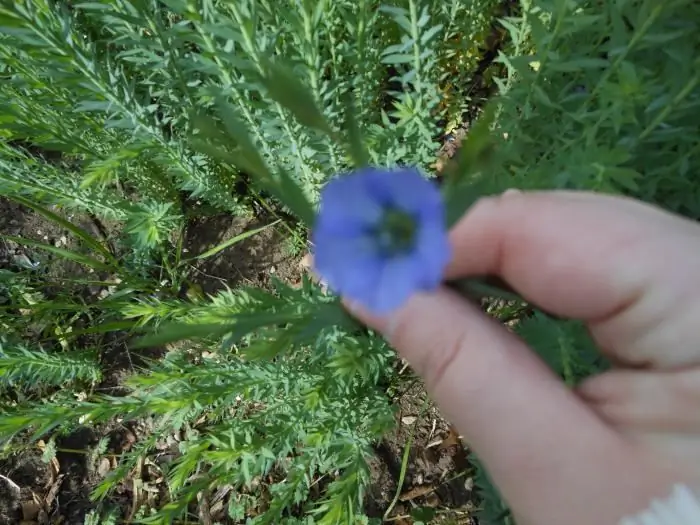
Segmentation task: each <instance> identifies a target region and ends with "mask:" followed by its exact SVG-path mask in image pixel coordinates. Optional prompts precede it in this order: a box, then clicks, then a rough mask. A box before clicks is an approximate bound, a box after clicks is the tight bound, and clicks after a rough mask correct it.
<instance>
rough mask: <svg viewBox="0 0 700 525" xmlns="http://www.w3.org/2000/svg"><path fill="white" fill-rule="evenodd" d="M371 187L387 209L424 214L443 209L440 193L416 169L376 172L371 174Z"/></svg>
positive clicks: (369, 182)
mask: <svg viewBox="0 0 700 525" xmlns="http://www.w3.org/2000/svg"><path fill="white" fill-rule="evenodd" d="M368 184H369V185H371V189H370V191H373V192H374V194H375V195H376V197H377V198H380V199H381V202H382V203H384V205H385V206H387V207H396V208H399V209H401V210H403V211H406V212H409V213H418V214H422V213H423V212H424V211H430V212H435V211H439V210H441V209H442V205H441V201H440V191H439V190H438V188H437V186H436V185H435V184H434V183H433V182H431V181H429V180H427V179H426V178H425V177H423V175H421V173H420V171H418V170H417V169H416V168H401V169H396V170H388V171H384V170H376V171H375V172H373V173H372V174H371V177H370V178H369V181H368Z"/></svg>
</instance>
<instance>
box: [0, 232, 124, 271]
mask: <svg viewBox="0 0 700 525" xmlns="http://www.w3.org/2000/svg"><path fill="white" fill-rule="evenodd" d="M0 237H2V238H3V239H7V240H9V241H12V242H16V243H17V244H22V245H23V246H31V247H32V248H38V249H40V250H46V251H47V252H51V253H53V254H55V255H58V256H59V257H63V258H64V259H68V260H71V261H75V262H77V263H80V264H84V265H85V266H89V267H91V268H94V269H95V270H111V269H113V267H112V266H110V265H108V264H105V263H103V262H100V261H98V260H97V259H93V258H92V257H88V256H87V255H82V254H80V253H76V252H72V251H70V250H64V249H63V248H56V247H55V246H52V245H51V244H46V243H43V242H39V241H34V240H32V239H25V238H23V237H13V236H12V235H2V234H0Z"/></svg>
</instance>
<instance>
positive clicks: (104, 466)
mask: <svg viewBox="0 0 700 525" xmlns="http://www.w3.org/2000/svg"><path fill="white" fill-rule="evenodd" d="M111 466H112V465H110V461H109V458H102V459H101V460H100V464H99V465H98V466H97V473H98V474H99V475H100V476H102V477H103V478H104V477H105V476H106V475H107V474H109V470H110V468H111Z"/></svg>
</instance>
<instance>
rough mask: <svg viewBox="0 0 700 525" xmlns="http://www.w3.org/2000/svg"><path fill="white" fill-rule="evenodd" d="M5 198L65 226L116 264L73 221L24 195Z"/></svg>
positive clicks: (99, 245) (94, 240) (105, 249)
mask: <svg viewBox="0 0 700 525" xmlns="http://www.w3.org/2000/svg"><path fill="white" fill-rule="evenodd" d="M6 198H8V199H10V200H13V201H15V202H17V203H19V204H21V205H23V206H26V207H27V208H31V209H32V210H34V211H35V212H37V213H38V214H39V215H42V216H43V217H46V218H47V219H49V220H50V221H53V222H55V223H56V224H58V225H59V226H60V227H62V228H65V229H66V230H68V231H69V232H71V233H72V234H73V235H75V236H76V237H77V238H78V239H80V240H82V241H83V242H84V243H85V244H86V245H87V246H89V247H90V248H92V249H93V250H95V251H97V252H99V253H101V254H102V255H104V256H105V257H107V258H108V259H109V260H110V261H112V262H113V263H115V264H116V259H115V258H114V256H113V255H112V253H111V252H110V251H109V250H108V249H107V248H106V247H105V246H103V245H102V243H100V242H99V241H97V240H96V239H95V238H94V237H93V236H92V235H90V234H89V233H88V232H86V231H85V230H83V229H82V228H79V227H78V226H75V225H74V224H73V223H71V222H69V221H67V220H66V219H64V218H63V217H61V216H59V215H57V214H55V213H53V212H52V211H50V210H47V209H46V208H44V207H43V206H40V205H39V204H36V203H35V202H32V201H30V200H28V199H25V198H24V197H20V196H19V195H6Z"/></svg>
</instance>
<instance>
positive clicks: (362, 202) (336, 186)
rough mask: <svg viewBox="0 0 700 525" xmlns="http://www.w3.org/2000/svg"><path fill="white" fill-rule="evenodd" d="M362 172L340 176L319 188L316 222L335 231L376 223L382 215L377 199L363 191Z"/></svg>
mask: <svg viewBox="0 0 700 525" xmlns="http://www.w3.org/2000/svg"><path fill="white" fill-rule="evenodd" d="M361 175H362V173H361V172H357V173H352V174H348V175H341V176H340V177H338V178H335V179H333V180H331V181H329V182H328V183H327V184H326V185H325V186H324V187H323V189H322V190H321V209H320V212H319V214H318V217H317V222H318V225H319V226H321V227H323V228H327V229H329V230H331V231H334V232H337V233H343V232H348V233H349V232H356V231H358V230H363V229H366V228H368V227H371V226H374V225H376V224H377V223H378V222H379V221H380V220H381V217H382V212H383V210H382V207H381V205H380V203H379V201H378V200H377V199H376V198H375V197H374V196H373V195H372V194H371V193H370V192H369V191H368V190H367V185H366V184H365V182H364V180H363V178H362V176H361Z"/></svg>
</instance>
